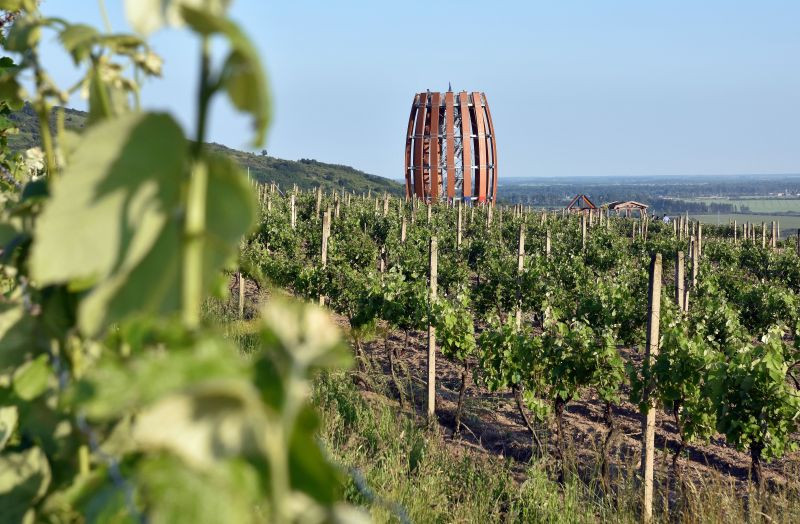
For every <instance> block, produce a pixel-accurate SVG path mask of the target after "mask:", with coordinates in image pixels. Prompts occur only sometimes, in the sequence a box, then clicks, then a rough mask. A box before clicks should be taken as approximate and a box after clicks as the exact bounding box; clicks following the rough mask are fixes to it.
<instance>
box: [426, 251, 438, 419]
mask: <svg viewBox="0 0 800 524" xmlns="http://www.w3.org/2000/svg"><path fill="white" fill-rule="evenodd" d="M430 246H431V247H430V266H429V273H428V275H429V277H430V282H429V296H428V403H427V411H428V422H432V421H433V420H434V417H435V415H436V328H435V327H434V326H433V324H432V323H431V320H430V311H431V308H432V307H433V304H434V302H436V295H437V286H436V279H437V277H438V272H439V271H438V254H437V244H436V237H435V236H432V237H431V244H430Z"/></svg>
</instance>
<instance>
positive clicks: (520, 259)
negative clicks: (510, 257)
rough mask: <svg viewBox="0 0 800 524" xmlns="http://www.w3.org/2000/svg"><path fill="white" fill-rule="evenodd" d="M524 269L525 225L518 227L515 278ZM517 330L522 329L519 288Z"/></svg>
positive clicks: (519, 275) (518, 293) (518, 292)
mask: <svg viewBox="0 0 800 524" xmlns="http://www.w3.org/2000/svg"><path fill="white" fill-rule="evenodd" d="M524 268H525V224H520V225H519V243H518V244H517V276H518V277H519V278H521V277H522V270H523V269H524ZM516 320H517V329H519V328H521V327H522V296H521V295H520V288H519V286H518V287H517V318H516Z"/></svg>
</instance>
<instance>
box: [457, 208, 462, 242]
mask: <svg viewBox="0 0 800 524" xmlns="http://www.w3.org/2000/svg"><path fill="white" fill-rule="evenodd" d="M461 220H462V219H461V201H460V200H459V201H458V218H457V220H456V248H458V249H461V236H462V231H461Z"/></svg>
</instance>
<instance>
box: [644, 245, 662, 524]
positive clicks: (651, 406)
mask: <svg viewBox="0 0 800 524" xmlns="http://www.w3.org/2000/svg"><path fill="white" fill-rule="evenodd" d="M648 291H649V292H648V294H647V310H648V311H647V343H646V346H645V355H644V359H645V363H646V364H647V365H649V366H652V365H653V363H654V362H655V358H656V357H657V356H658V339H659V321H660V316H661V253H654V254H653V257H652V259H651V261H650V286H649V290H648ZM652 387H653V385H652V383H648V384H646V385H645V388H644V391H643V392H642V405H643V406H644V410H643V411H644V412H643V413H642V484H643V487H644V490H643V492H644V493H643V503H642V506H643V508H642V520H643V521H644V522H645V523H646V524H649V523H650V522H652V521H653V458H654V452H655V429H656V409H655V403H654V402H653V399H651V395H650V394H651V392H652Z"/></svg>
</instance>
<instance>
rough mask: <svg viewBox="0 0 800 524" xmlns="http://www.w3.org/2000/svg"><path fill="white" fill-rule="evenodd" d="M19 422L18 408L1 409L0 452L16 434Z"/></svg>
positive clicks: (4, 407)
mask: <svg viewBox="0 0 800 524" xmlns="http://www.w3.org/2000/svg"><path fill="white" fill-rule="evenodd" d="M18 420H19V412H18V411H17V407H16V406H3V407H0V451H2V450H3V448H4V447H5V446H6V443H7V442H8V439H10V438H11V435H12V434H13V433H14V430H15V429H16V427H17V421H18Z"/></svg>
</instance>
